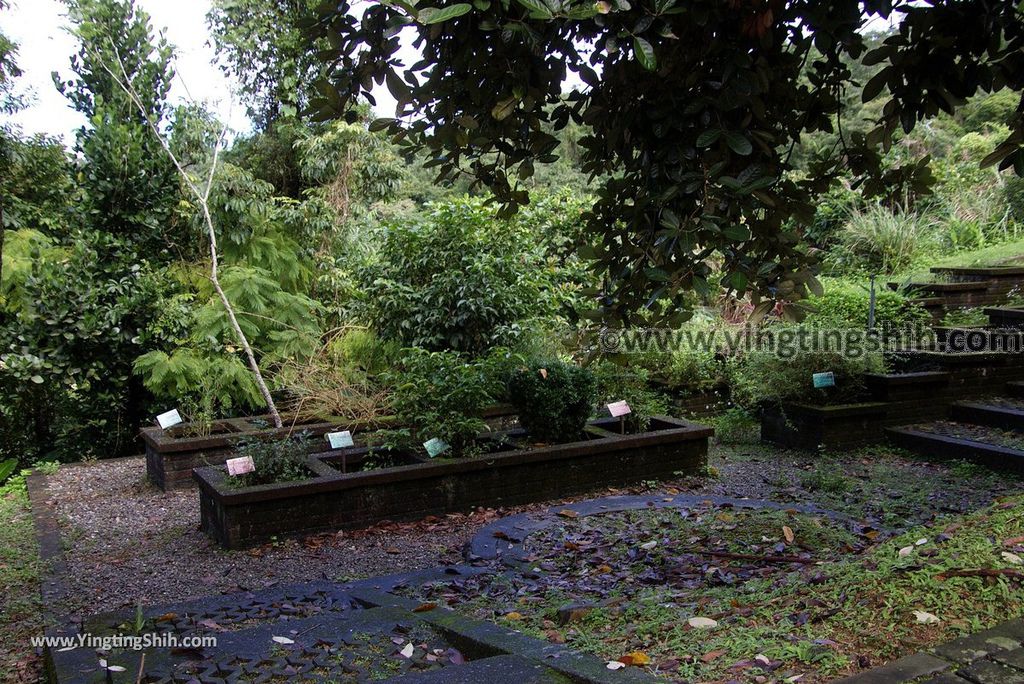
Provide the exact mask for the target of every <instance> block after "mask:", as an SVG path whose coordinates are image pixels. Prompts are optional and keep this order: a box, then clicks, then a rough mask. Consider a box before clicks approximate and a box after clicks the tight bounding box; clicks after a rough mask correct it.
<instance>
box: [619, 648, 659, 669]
mask: <svg viewBox="0 0 1024 684" xmlns="http://www.w3.org/2000/svg"><path fill="white" fill-rule="evenodd" d="M619 662H620V663H623V664H624V665H635V666H637V667H642V666H644V665H650V664H651V657H650V656H649V655H647V654H646V653H644V652H643V651H632V652H630V653H627V654H626V655H624V656H622V657H621V658H619Z"/></svg>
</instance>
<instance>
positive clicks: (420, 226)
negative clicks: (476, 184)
mask: <svg viewBox="0 0 1024 684" xmlns="http://www.w3.org/2000/svg"><path fill="white" fill-rule="evenodd" d="M543 265H544V251H543V249H542V248H541V247H540V246H539V245H538V244H537V242H536V240H534V236H532V235H531V234H530V231H529V230H527V229H526V228H524V227H523V226H521V225H520V224H518V223H515V222H507V221H500V220H498V219H497V218H496V217H495V214H494V210H493V209H492V208H490V207H488V206H486V205H485V204H484V201H483V200H480V199H471V198H461V199H457V200H452V201H450V202H447V203H444V204H436V205H433V206H432V207H431V210H430V212H429V215H428V218H427V219H426V220H425V221H423V222H421V223H416V224H412V225H396V226H391V227H390V229H389V230H388V231H387V232H386V233H385V234H384V237H383V243H382V245H381V247H380V253H379V262H378V263H377V264H375V265H373V266H371V267H368V268H364V269H363V270H362V274H361V279H362V282H363V287H364V288H365V290H366V305H367V307H368V311H367V312H366V313H367V316H366V317H367V319H368V320H372V321H374V322H375V324H376V325H377V327H378V330H379V331H380V332H381V334H382V335H383V336H384V337H386V338H389V339H395V340H399V341H400V342H401V343H402V344H403V345H406V346H410V347H422V348H424V349H428V350H432V351H438V350H445V349H450V350H453V351H458V352H464V353H468V354H471V355H477V354H479V353H481V352H483V351H485V350H487V349H489V348H491V347H494V346H497V345H498V344H499V343H503V342H505V341H506V340H505V339H504V338H503V332H505V329H506V328H507V326H510V325H512V324H515V323H516V322H518V321H520V320H522V319H526V318H534V317H544V316H549V315H552V314H553V313H554V310H553V298H552V297H551V296H550V294H549V290H550V286H551V285H552V277H553V273H552V271H551V270H550V269H545V268H543Z"/></svg>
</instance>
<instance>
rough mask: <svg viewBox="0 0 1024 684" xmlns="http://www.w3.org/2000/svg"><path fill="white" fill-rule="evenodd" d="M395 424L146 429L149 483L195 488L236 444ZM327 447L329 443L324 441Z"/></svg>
mask: <svg viewBox="0 0 1024 684" xmlns="http://www.w3.org/2000/svg"><path fill="white" fill-rule="evenodd" d="M510 416H513V413H512V408H511V407H510V406H508V405H506V404H502V405H498V406H494V407H493V408H491V409H489V410H488V411H487V412H486V413H485V415H484V418H485V420H487V422H488V423H491V424H493V425H495V426H499V425H501V424H503V423H504V422H505V421H507V420H508V419H509V417H510ZM394 423H395V421H394V419H393V418H387V417H385V418H380V419H378V420H376V421H374V423H373V424H372V426H371V425H370V424H369V423H365V422H362V423H360V422H352V421H348V422H345V421H342V420H340V419H339V420H336V421H312V422H310V421H306V422H295V423H294V424H292V422H291V421H290V420H289V419H287V418H286V419H285V420H284V424H285V425H284V427H282V428H273V427H267V426H268V424H269V416H256V417H254V418H227V419H224V420H216V421H214V422H213V424H212V425H211V430H210V433H209V435H208V436H205V437H195V436H191V435H190V434H189V428H190V426H189V424H188V423H183V424H181V425H176V426H175V427H173V428H169V429H167V430H163V429H161V428H159V427H147V428H143V429H142V430H141V435H142V440H143V441H144V442H145V444H146V476H147V477H148V478H149V480H150V482H152V483H153V484H155V485H156V486H157V487H159V488H160V489H162V490H164V491H169V490H173V489H185V488H188V487H193V486H195V481H194V480H193V479H192V470H193V469H194V468H201V467H203V466H211V465H222V464H223V463H224V461H225V460H227V459H229V458H231V456H232V455H233V453H234V449H235V445H236V444H238V442H239V441H241V440H245V439H257V438H258V439H283V438H285V437H287V436H289V435H300V434H306V435H308V436H310V437H314V438H323V436H324V435H326V434H327V433H328V432H334V431H336V430H351V431H352V432H356V431H360V430H364V429H366V428H368V427H385V426H388V425H393V424H394ZM322 444H324V445H325V446H326V440H325V441H324V442H322Z"/></svg>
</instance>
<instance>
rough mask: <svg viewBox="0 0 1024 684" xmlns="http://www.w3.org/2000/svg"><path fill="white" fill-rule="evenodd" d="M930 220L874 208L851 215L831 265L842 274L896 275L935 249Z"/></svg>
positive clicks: (933, 225)
mask: <svg viewBox="0 0 1024 684" xmlns="http://www.w3.org/2000/svg"><path fill="white" fill-rule="evenodd" d="M937 235H938V226H937V224H936V221H935V219H934V218H933V217H931V216H928V215H924V214H919V213H917V212H914V211H910V210H907V209H905V208H902V207H899V208H897V209H895V210H892V209H889V208H888V207H886V206H883V205H881V204H873V205H869V206H868V207H866V208H864V209H862V210H859V211H855V212H853V213H852V214H850V218H849V219H848V220H847V222H846V224H845V225H844V226H843V230H842V233H841V234H840V237H839V243H840V244H839V247H838V249H837V250H836V251H835V252H834V255H833V257H832V261H833V262H834V264H835V265H836V266H837V267H839V268H840V269H841V270H864V271H870V272H873V273H886V274H888V273H896V272H898V271H900V270H902V269H905V268H907V267H908V266H910V265H911V264H912V263H913V262H914V259H915V258H916V257H917V256H919V255H921V254H924V253H927V252H929V251H931V250H933V249H935V248H936V247H937V246H938V240H937Z"/></svg>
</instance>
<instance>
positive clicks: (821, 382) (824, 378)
mask: <svg viewBox="0 0 1024 684" xmlns="http://www.w3.org/2000/svg"><path fill="white" fill-rule="evenodd" d="M811 380H813V381H814V387H815V389H823V388H825V387H835V386H836V374H835V373H833V372H832V371H829V372H827V373H815V374H814V375H812V376H811Z"/></svg>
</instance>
